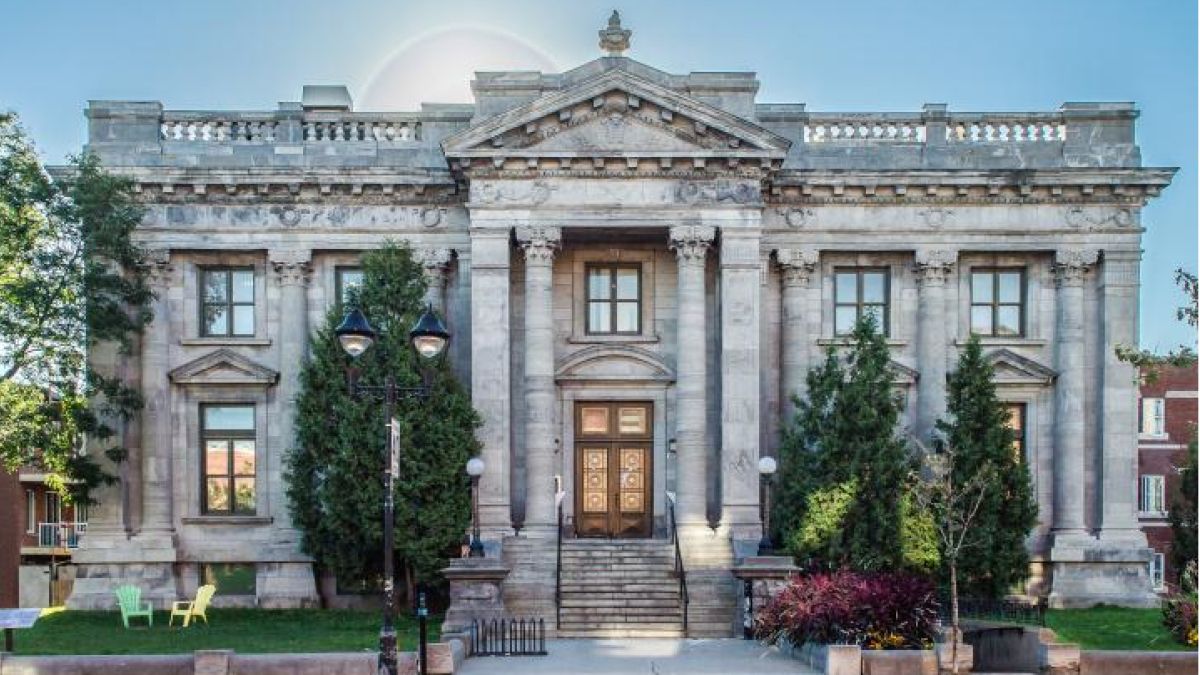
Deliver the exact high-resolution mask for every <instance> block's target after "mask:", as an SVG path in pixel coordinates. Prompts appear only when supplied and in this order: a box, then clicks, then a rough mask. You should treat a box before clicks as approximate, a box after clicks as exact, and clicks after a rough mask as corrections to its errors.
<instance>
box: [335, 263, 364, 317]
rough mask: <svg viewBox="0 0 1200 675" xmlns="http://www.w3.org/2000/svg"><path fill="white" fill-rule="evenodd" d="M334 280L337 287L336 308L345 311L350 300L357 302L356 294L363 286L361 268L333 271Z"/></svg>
mask: <svg viewBox="0 0 1200 675" xmlns="http://www.w3.org/2000/svg"><path fill="white" fill-rule="evenodd" d="M334 280H335V285H336V286H337V289H336V292H337V304H338V308H339V309H341V310H342V311H345V309H346V308H348V307H349V306H350V304H351V302H350V301H351V300H357V294H358V292H359V290H360V289H362V285H363V271H362V268H361V267H338V268H337V269H336V270H334Z"/></svg>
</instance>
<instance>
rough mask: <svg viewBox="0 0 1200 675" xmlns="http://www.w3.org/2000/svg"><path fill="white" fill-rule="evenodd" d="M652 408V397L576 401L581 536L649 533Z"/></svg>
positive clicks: (577, 523)
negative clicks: (645, 399) (627, 400)
mask: <svg viewBox="0 0 1200 675" xmlns="http://www.w3.org/2000/svg"><path fill="white" fill-rule="evenodd" d="M651 411H652V407H651V404H649V403H624V402H622V403H601V402H595V403H579V404H576V409H575V421H576V424H575V428H576V430H577V434H576V435H577V437H578V438H579V439H580V440H579V441H578V442H577V443H576V445H575V450H576V453H575V456H576V467H577V469H576V476H575V485H576V490H575V493H576V498H575V513H576V517H575V530H576V535H577V536H580V537H648V536H650V524H651V521H652V518H651V515H652V511H653V508H652V507H653V503H654V502H653V497H652V493H651V492H650V489H651V486H652V485H653V480H652V474H651V464H652V457H653V454H652V452H651V450H652V447H653V445H652V443H651V440H650V439H651V437H652V433H651V431H652V430H651V420H652V419H653V418H652V415H651Z"/></svg>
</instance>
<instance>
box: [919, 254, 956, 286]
mask: <svg viewBox="0 0 1200 675" xmlns="http://www.w3.org/2000/svg"><path fill="white" fill-rule="evenodd" d="M914 261H915V263H916V264H915V267H916V271H917V282H918V283H921V284H927V283H928V284H944V283H946V277H947V276H949V274H950V271H951V270H952V269H954V266H955V265H956V264H957V263H958V251H952V250H949V249H918V250H917V252H916V254H915V255H914Z"/></svg>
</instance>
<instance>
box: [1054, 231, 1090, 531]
mask: <svg viewBox="0 0 1200 675" xmlns="http://www.w3.org/2000/svg"><path fill="white" fill-rule="evenodd" d="M1097 257H1098V253H1097V251H1095V250H1094V249H1064V250H1060V251H1057V252H1056V253H1055V256H1054V275H1055V283H1056V284H1057V286H1058V300H1057V304H1058V334H1057V336H1056V340H1055V365H1056V367H1057V368H1058V380H1057V382H1056V383H1055V389H1054V528H1053V532H1054V544H1055V546H1056V547H1057V546H1059V545H1060V544H1061V543H1063V542H1071V541H1072V540H1075V541H1078V540H1081V539H1090V537H1089V536H1088V532H1087V529H1086V523H1085V520H1084V500H1083V495H1084V492H1083V487H1084V485H1083V483H1084V476H1086V475H1087V474H1086V466H1085V460H1084V450H1083V439H1084V432H1085V426H1086V425H1085V420H1084V411H1083V394H1084V378H1085V377H1086V376H1087V374H1086V372H1085V370H1084V362H1083V358H1084V354H1083V282H1084V277H1085V276H1086V275H1087V273H1088V271H1089V270H1090V269H1091V268H1092V266H1093V265H1095V264H1096V259H1097Z"/></svg>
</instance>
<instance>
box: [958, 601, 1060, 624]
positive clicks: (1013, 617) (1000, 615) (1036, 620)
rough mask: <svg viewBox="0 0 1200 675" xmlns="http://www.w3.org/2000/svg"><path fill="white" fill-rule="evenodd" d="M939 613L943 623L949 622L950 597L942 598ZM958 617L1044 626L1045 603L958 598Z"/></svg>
mask: <svg viewBox="0 0 1200 675" xmlns="http://www.w3.org/2000/svg"><path fill="white" fill-rule="evenodd" d="M939 605H940V607H939V612H938V613H939V615H940V618H941V619H942V621H943V622H944V623H947V624H948V623H950V598H942V599H941V601H940V603H939ZM958 617H959V619H976V620H979V621H995V622H997V623H1009V624H1018V625H1022V626H1045V625H1046V603H1045V602H1024V601H1021V600H992V599H987V598H959V599H958Z"/></svg>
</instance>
